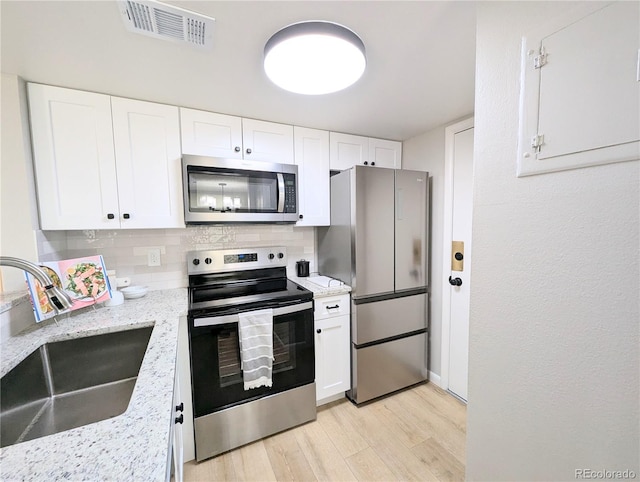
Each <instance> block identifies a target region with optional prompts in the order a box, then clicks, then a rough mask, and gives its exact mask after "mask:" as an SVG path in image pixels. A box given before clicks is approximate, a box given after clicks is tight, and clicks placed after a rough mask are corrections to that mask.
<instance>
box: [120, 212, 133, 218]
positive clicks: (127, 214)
mask: <svg viewBox="0 0 640 482" xmlns="http://www.w3.org/2000/svg"><path fill="white" fill-rule="evenodd" d="M122 217H123V218H125V219H129V218H130V217H131V216H129V213H124V214H123V215H122Z"/></svg>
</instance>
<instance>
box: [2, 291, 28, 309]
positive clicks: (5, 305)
mask: <svg viewBox="0 0 640 482" xmlns="http://www.w3.org/2000/svg"><path fill="white" fill-rule="evenodd" d="M29 300H30V298H29V292H28V291H26V290H22V291H13V292H10V293H0V313H4V312H5V311H7V310H10V309H11V308H13V307H14V306H17V305H19V304H20V303H24V302H25V301H29Z"/></svg>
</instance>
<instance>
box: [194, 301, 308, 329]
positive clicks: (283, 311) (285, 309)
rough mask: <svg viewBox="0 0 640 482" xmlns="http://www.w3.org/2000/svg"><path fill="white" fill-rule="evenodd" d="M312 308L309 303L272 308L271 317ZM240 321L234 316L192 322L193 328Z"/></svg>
mask: <svg viewBox="0 0 640 482" xmlns="http://www.w3.org/2000/svg"><path fill="white" fill-rule="evenodd" d="M312 308H313V303H312V302H311V301H307V302H306V303H298V304H296V305H290V306H283V307H282V308H274V309H273V316H274V317H276V316H280V315H288V314H290V313H296V312H298V311H304V310H310V309H312ZM239 321H240V317H239V316H238V315H237V314H235V315H226V316H209V317H207V318H195V319H194V320H193V326H194V327H199V326H217V325H226V324H228V323H238V322H239Z"/></svg>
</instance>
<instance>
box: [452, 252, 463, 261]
mask: <svg viewBox="0 0 640 482" xmlns="http://www.w3.org/2000/svg"><path fill="white" fill-rule="evenodd" d="M453 257H454V258H456V259H457V260H458V261H462V259H463V258H464V256H463V255H462V253H456V254H454V255H453Z"/></svg>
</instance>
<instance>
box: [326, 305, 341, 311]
mask: <svg viewBox="0 0 640 482" xmlns="http://www.w3.org/2000/svg"><path fill="white" fill-rule="evenodd" d="M338 308H340V305H334V306H327V309H328V310H336V309H338Z"/></svg>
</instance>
